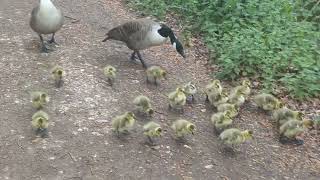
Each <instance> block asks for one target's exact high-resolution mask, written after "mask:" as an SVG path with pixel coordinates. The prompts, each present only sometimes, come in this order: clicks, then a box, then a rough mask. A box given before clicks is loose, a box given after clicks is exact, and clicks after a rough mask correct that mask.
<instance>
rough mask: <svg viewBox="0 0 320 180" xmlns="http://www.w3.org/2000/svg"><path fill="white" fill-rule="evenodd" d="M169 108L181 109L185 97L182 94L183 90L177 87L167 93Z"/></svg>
mask: <svg viewBox="0 0 320 180" xmlns="http://www.w3.org/2000/svg"><path fill="white" fill-rule="evenodd" d="M168 98H169V108H174V109H179V108H180V109H182V110H183V106H184V105H185V104H186V101H187V97H186V95H185V94H184V92H183V88H181V87H178V88H177V89H176V90H175V91H173V92H171V93H169V95H168Z"/></svg>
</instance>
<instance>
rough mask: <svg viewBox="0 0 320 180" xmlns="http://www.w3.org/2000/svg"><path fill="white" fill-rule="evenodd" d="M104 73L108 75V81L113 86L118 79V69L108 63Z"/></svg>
mask: <svg viewBox="0 0 320 180" xmlns="http://www.w3.org/2000/svg"><path fill="white" fill-rule="evenodd" d="M103 73H104V75H105V76H106V77H107V79H108V82H109V84H110V85H111V86H113V84H114V81H115V79H116V76H117V74H116V73H117V69H116V68H115V67H113V66H111V65H108V66H106V67H104V68H103Z"/></svg>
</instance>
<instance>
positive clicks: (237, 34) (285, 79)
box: [130, 0, 320, 99]
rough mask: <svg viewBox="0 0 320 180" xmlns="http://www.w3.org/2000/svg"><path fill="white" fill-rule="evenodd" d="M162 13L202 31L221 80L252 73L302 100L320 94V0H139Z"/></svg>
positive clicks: (269, 86) (143, 7) (137, 4)
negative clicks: (173, 16)
mask: <svg viewBox="0 0 320 180" xmlns="http://www.w3.org/2000/svg"><path fill="white" fill-rule="evenodd" d="M130 2H131V4H133V5H134V6H135V7H137V8H138V9H140V10H143V11H145V12H147V13H151V14H153V15H156V16H158V17H160V18H161V17H164V16H165V15H166V13H169V12H170V13H171V12H172V13H176V14H177V15H178V16H179V17H180V19H181V20H182V21H183V23H184V24H186V25H188V26H190V25H191V29H190V30H192V32H198V33H202V34H203V35H204V38H205V41H206V44H207V46H208V47H209V49H211V50H212V51H214V52H216V54H217V56H216V58H215V59H214V60H215V61H214V63H217V64H218V65H219V66H221V67H222V71H221V72H218V73H217V74H216V75H217V77H218V78H220V79H237V78H239V77H241V76H246V77H251V78H254V79H258V80H260V81H262V82H263V84H264V88H266V89H267V90H271V91H272V90H274V89H277V88H278V87H281V86H282V87H284V88H285V89H286V91H287V92H288V93H289V94H290V95H291V96H294V97H296V98H298V99H305V98H308V97H319V96H320V25H319V24H320V4H319V3H320V1H319V0H277V1H275V0H271V1H270V0H250V1H249V0H170V1H169V0H158V1H153V0H133V1H130Z"/></svg>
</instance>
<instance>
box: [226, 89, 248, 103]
mask: <svg viewBox="0 0 320 180" xmlns="http://www.w3.org/2000/svg"><path fill="white" fill-rule="evenodd" d="M245 101H246V99H245V94H244V93H243V92H242V91H240V90H238V91H235V92H233V93H232V94H230V95H229V97H228V103H230V104H235V105H236V107H240V106H241V105H242V104H243V103H244V102H245Z"/></svg>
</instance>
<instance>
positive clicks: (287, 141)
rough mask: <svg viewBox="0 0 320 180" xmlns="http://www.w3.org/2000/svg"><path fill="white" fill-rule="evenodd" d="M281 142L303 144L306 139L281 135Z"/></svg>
mask: <svg viewBox="0 0 320 180" xmlns="http://www.w3.org/2000/svg"><path fill="white" fill-rule="evenodd" d="M279 142H280V143H282V144H294V145H298V146H300V145H303V144H304V141H303V140H302V139H295V138H294V139H289V138H287V137H280V139H279Z"/></svg>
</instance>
